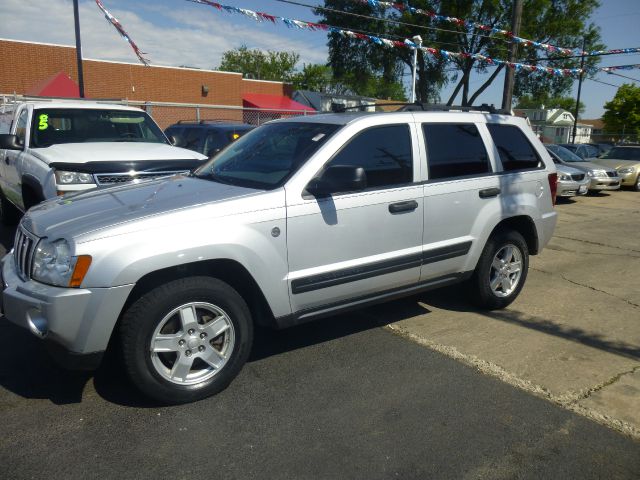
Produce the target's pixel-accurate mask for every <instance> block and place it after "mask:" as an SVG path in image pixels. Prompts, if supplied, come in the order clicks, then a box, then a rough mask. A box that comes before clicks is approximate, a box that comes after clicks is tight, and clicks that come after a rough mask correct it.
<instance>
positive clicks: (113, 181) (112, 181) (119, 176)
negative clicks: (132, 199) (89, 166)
mask: <svg viewBox="0 0 640 480" xmlns="http://www.w3.org/2000/svg"><path fill="white" fill-rule="evenodd" d="M180 173H188V171H186V170H176V171H170V172H129V173H98V174H96V175H95V178H96V183H97V184H98V185H99V186H101V187H104V186H107V185H121V184H123V183H129V182H133V181H135V180H153V179H155V178H160V177H168V176H171V175H176V174H180Z"/></svg>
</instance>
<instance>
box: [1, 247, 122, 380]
mask: <svg viewBox="0 0 640 480" xmlns="http://www.w3.org/2000/svg"><path fill="white" fill-rule="evenodd" d="M0 272H1V275H0V276H1V278H0V282H1V285H2V293H1V294H0V297H1V301H0V311H1V312H2V313H3V314H4V316H5V317H6V318H7V319H8V320H9V321H11V322H12V323H15V324H16V325H18V326H20V327H23V328H25V329H27V330H29V331H30V332H31V333H33V334H34V335H35V336H37V337H38V338H40V339H42V340H44V341H45V343H46V345H47V348H48V350H49V351H50V352H51V353H52V354H53V357H54V358H55V359H56V360H57V361H58V362H59V363H61V364H62V365H63V366H66V367H68V368H79V369H87V368H95V367H97V366H98V365H99V363H100V360H101V358H102V354H103V353H104V351H105V350H106V348H107V345H108V343H109V339H110V337H111V332H112V331H113V327H114V326H115V324H116V321H117V319H118V316H119V315H120V312H121V311H122V307H123V306H124V303H125V302H126V299H127V297H128V295H129V293H130V292H131V290H132V289H133V285H124V286H120V287H111V288H60V287H52V286H49V285H45V284H42V283H39V282H36V281H33V280H27V281H23V280H22V279H21V278H20V277H19V276H18V274H17V271H16V265H15V261H14V258H13V255H11V254H8V255H6V256H5V257H4V258H3V259H2V261H1V263H0Z"/></svg>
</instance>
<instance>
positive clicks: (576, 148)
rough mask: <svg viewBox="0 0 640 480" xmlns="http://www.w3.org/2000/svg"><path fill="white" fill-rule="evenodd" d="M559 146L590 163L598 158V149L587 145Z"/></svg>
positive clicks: (565, 144)
mask: <svg viewBox="0 0 640 480" xmlns="http://www.w3.org/2000/svg"><path fill="white" fill-rule="evenodd" d="M560 146H561V147H564V148H566V149H567V150H569V151H570V152H572V153H575V154H576V155H578V156H579V157H580V158H582V159H584V160H587V161H591V160H592V159H594V158H598V157H599V156H600V150H599V149H598V147H594V146H593V145H589V144H587V143H561V144H560Z"/></svg>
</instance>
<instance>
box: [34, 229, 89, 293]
mask: <svg viewBox="0 0 640 480" xmlns="http://www.w3.org/2000/svg"><path fill="white" fill-rule="evenodd" d="M90 264H91V257H90V256H88V255H81V256H79V257H73V256H71V248H70V247H69V242H67V241H66V240H63V239H60V240H55V241H53V242H50V241H49V240H47V239H46V238H43V239H42V240H40V242H38V246H37V247H36V252H35V255H34V257H33V269H32V271H31V278H33V279H34V280H36V281H38V282H42V283H46V284H49V285H54V286H56V287H79V286H80V284H81V283H82V280H83V279H84V276H85V274H86V273H87V270H88V269H89V265H90Z"/></svg>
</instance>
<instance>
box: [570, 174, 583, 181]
mask: <svg viewBox="0 0 640 480" xmlns="http://www.w3.org/2000/svg"><path fill="white" fill-rule="evenodd" d="M571 178H572V179H573V180H575V181H577V182H579V181H580V180H584V173H573V174H571Z"/></svg>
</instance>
